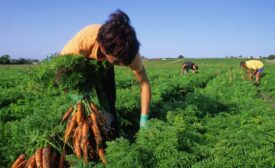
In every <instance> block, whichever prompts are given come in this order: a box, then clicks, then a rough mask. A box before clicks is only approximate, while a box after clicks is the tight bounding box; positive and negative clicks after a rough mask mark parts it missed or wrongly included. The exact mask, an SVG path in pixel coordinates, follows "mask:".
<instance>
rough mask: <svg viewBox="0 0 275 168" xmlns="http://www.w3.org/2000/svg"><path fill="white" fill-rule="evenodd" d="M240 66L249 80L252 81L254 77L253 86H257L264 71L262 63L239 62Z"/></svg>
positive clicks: (256, 61)
mask: <svg viewBox="0 0 275 168" xmlns="http://www.w3.org/2000/svg"><path fill="white" fill-rule="evenodd" d="M240 65H241V66H242V68H243V69H246V72H247V76H248V78H249V80H252V79H253V77H254V76H255V77H256V82H255V85H257V86H258V85H259V84H260V78H261V74H262V73H263V70H264V64H263V62H261V61H259V60H249V61H241V63H240ZM251 71H252V73H251Z"/></svg>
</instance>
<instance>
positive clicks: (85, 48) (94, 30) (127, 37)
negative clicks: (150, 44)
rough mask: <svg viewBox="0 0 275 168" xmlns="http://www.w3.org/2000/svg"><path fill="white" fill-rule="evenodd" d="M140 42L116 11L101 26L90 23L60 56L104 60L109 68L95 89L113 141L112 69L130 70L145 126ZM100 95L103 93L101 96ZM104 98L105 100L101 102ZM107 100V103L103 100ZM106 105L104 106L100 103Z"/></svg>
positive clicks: (146, 86) (146, 88) (147, 94)
mask: <svg viewBox="0 0 275 168" xmlns="http://www.w3.org/2000/svg"><path fill="white" fill-rule="evenodd" d="M139 46H140V43H139V41H138V39H137V37H136V32H135V30H134V28H133V27H132V26H131V25H130V19H129V17H128V16H127V14H126V13H124V12H123V11H121V10H117V11H115V12H114V13H112V14H110V16H109V19H108V20H107V21H106V22H105V23H104V24H102V25H100V24H93V25H89V26H87V27H85V28H83V29H82V30H80V31H79V32H78V33H77V34H76V35H75V36H74V37H73V38H72V39H71V40H70V41H69V42H68V43H67V44H66V45H65V46H64V48H63V49H62V51H61V53H60V54H61V55H66V54H76V55H82V56H84V57H86V58H88V59H94V60H98V61H99V62H101V61H104V60H106V61H107V62H109V63H110V64H111V65H112V66H111V68H108V70H107V75H106V77H105V78H104V79H103V80H102V81H101V84H102V89H101V90H99V89H97V88H96V93H97V97H98V99H99V102H100V106H101V108H103V110H104V112H103V114H104V116H105V117H106V119H107V121H109V122H110V123H111V124H110V126H111V130H113V133H112V134H113V138H115V137H118V134H119V131H118V122H117V114H116V110H115V102H116V86H115V73H114V66H113V65H117V66H124V67H127V68H130V69H131V70H132V72H133V74H134V76H135V78H136V80H137V81H138V82H139V84H140V87H141V91H140V92H141V115H140V128H143V127H146V123H147V120H148V117H149V111H150V109H149V108H150V101H151V85H150V82H149V79H148V77H147V74H146V70H145V67H144V65H143V63H142V59H141V56H140V53H139ZM102 92H103V93H102ZM103 99H104V100H103ZM106 99H107V100H106ZM106 101H107V102H108V103H107V105H106V103H103V102H106Z"/></svg>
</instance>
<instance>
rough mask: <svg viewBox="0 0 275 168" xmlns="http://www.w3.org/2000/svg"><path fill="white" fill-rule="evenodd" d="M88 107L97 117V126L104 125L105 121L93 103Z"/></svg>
mask: <svg viewBox="0 0 275 168" xmlns="http://www.w3.org/2000/svg"><path fill="white" fill-rule="evenodd" d="M90 107H91V109H92V111H93V112H94V113H95V115H96V116H97V118H96V120H97V121H98V123H97V125H98V124H100V125H104V124H105V123H106V119H105V118H104V117H103V116H102V114H101V113H100V111H99V109H98V107H97V106H96V105H95V104H94V103H93V102H91V103H90Z"/></svg>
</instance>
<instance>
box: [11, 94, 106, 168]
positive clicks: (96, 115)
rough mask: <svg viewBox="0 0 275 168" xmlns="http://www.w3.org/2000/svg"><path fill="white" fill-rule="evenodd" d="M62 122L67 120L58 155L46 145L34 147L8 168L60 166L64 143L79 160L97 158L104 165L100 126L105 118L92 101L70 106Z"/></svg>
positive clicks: (94, 159)
mask: <svg viewBox="0 0 275 168" xmlns="http://www.w3.org/2000/svg"><path fill="white" fill-rule="evenodd" d="M62 122H67V124H66V130H65V135H64V146H63V152H62V154H58V152H56V151H54V149H53V148H52V147H51V146H49V145H48V147H46V148H43V149H42V148H39V149H37V150H36V152H35V154H33V155H32V156H31V157H30V158H29V159H26V155H25V154H21V155H20V156H19V157H18V158H17V159H16V160H15V161H14V163H13V164H12V166H11V168H25V167H27V168H56V167H58V168H63V167H64V165H65V157H66V153H67V152H66V148H65V146H66V145H67V146H70V147H72V148H73V152H74V153H75V155H76V156H77V158H79V159H83V160H84V161H85V162H86V163H87V162H89V161H96V160H98V159H100V160H101V161H102V163H103V164H104V165H106V164H107V161H106V158H105V155H104V149H103V142H104V138H103V136H102V134H105V132H104V128H103V127H104V126H105V123H106V121H105V119H104V118H103V117H102V115H101V114H100V111H99V109H98V107H97V106H96V105H95V104H94V103H93V102H92V101H90V100H89V99H86V98H85V99H82V100H81V101H79V102H78V103H77V105H76V106H75V107H70V108H69V109H68V110H67V111H66V112H65V114H64V116H63V118H62ZM71 144H72V145H71Z"/></svg>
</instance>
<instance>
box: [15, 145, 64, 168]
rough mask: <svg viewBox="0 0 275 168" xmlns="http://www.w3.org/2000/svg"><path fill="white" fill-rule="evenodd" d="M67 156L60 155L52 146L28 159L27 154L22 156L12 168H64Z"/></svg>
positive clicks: (40, 150) (39, 150) (38, 150)
mask: <svg viewBox="0 0 275 168" xmlns="http://www.w3.org/2000/svg"><path fill="white" fill-rule="evenodd" d="M64 163H65V154H64V153H62V154H61V155H59V154H58V152H57V151H54V150H53V149H52V147H51V146H49V145H48V147H46V148H39V149H37V150H36V151H35V153H34V154H33V155H32V156H31V157H30V158H29V159H26V155H25V154H21V155H20V156H19V157H18V158H17V159H16V160H15V161H14V163H13V164H12V166H11V168H25V167H26V168H55V167H58V168H63V167H64Z"/></svg>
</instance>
